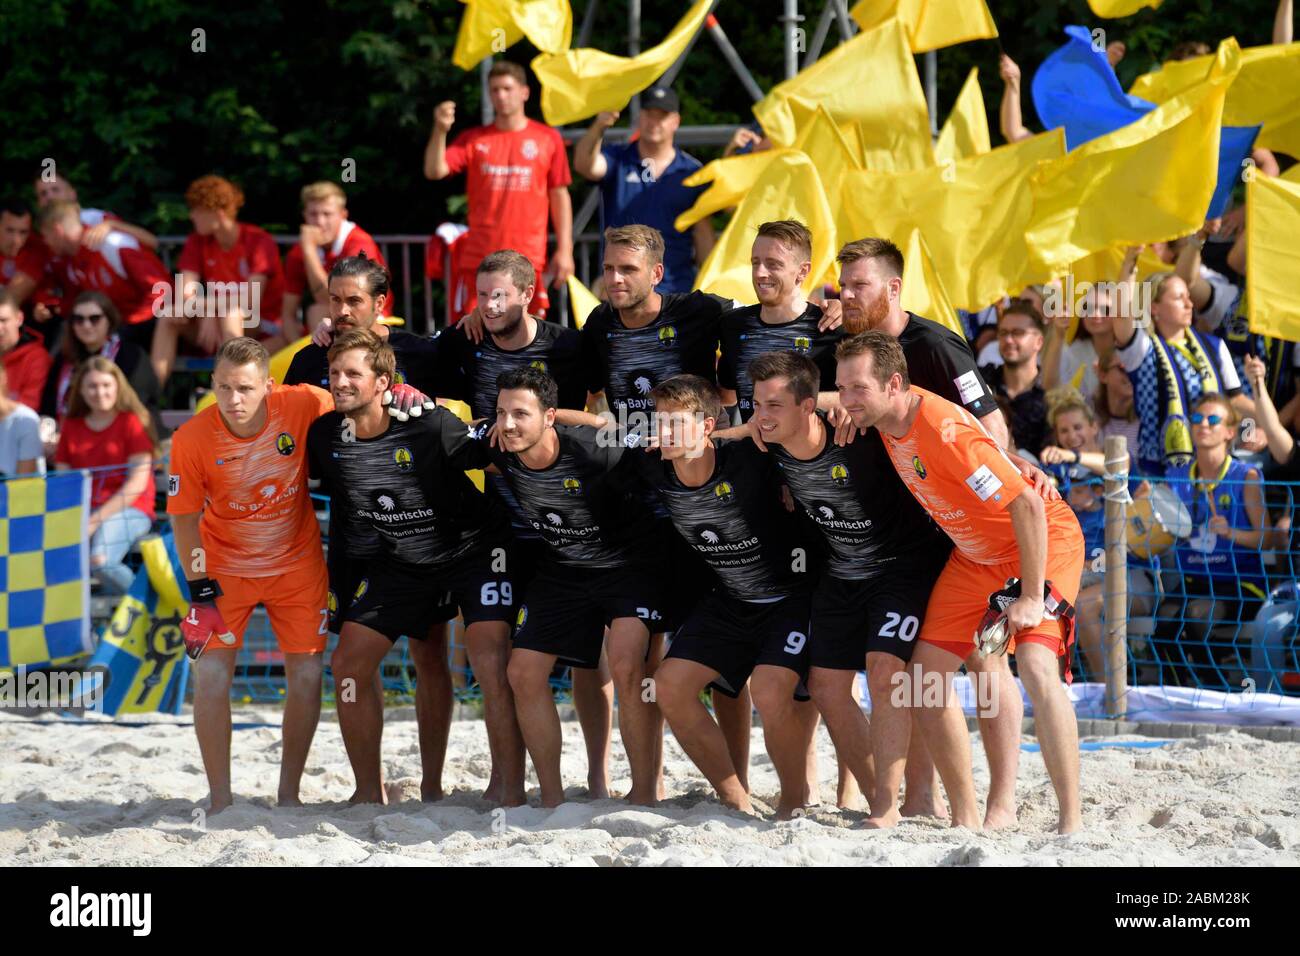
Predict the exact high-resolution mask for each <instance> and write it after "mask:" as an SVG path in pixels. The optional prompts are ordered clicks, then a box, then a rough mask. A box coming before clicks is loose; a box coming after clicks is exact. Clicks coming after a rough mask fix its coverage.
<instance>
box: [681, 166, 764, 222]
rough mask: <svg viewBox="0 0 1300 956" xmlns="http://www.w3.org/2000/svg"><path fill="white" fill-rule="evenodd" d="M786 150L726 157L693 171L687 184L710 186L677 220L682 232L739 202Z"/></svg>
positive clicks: (685, 181)
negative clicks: (706, 184)
mask: <svg viewBox="0 0 1300 956" xmlns="http://www.w3.org/2000/svg"><path fill="white" fill-rule="evenodd" d="M782 152H784V150H779V149H765V150H763V151H762V152H760V153H744V154H742V155H740V156H726V157H724V158H722V159H715V160H714V161H713V162H711V163H709V164H707V165H706V166H703V167H701V168H700V169H697V170H696V171H695V172H693V173H691V174H690V175H689V176H687V177H686V178H685V179H684V180H682V182H683V184H684V185H686V186H703V185H704V184H705V183H708V184H709V188H708V189H706V190H705V191H704V192H702V193H700V195H699V197H698V198H696V200H695V205H693V206H691V208H690V209H688V210H686V211H685V212H684V213H682V214H681V215H680V216H678V217H677V219H676V220H674V222H673V226H674V227H675V228H676V229H677V230H678V232H685V231H686V230H687V229H689V228H691V226H693V225H695V224H696V223H697V222H699V221H700V220H701V219H703V218H704V217H705V216H711V215H713V214H714V213H715V212H721V211H722V210H723V209H730V208H731V207H732V206H735V205H738V204H739V203H740V201H741V200H742V199H744V198H745V195H746V194H747V193H748V192H749V191H750V190H751V189H753V188H754V183H756V182H758V177H759V176H761V175H763V171H764V170H766V169H767V167H768V165H769V164H770V163H771V162H772V160H773V159H774V158H775V157H777V156H779V155H780V154H781V153H782Z"/></svg>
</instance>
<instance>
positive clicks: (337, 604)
mask: <svg viewBox="0 0 1300 956" xmlns="http://www.w3.org/2000/svg"><path fill="white" fill-rule="evenodd" d="M382 560H383V559H382V558H378V557H375V558H345V557H341V556H335V555H330V558H329V561H328V564H329V575H330V586H329V612H330V614H329V619H330V620H329V629H330V633H331V634H337V633H339V631H340V630H341V629H342V627H343V616H344V612H345V611H347V609H348V605H349V604H351V602H352V598H353V596H354V595H355V594H356V593H357V589H358V588H359V587H360V586H361V582H362V581H363V580H365V579H367V578H369V577H370V575H371V573H372V569H374V568H375V567H377V566H378V563H379V562H381V561H382ZM381 573H382V572H381ZM367 587H369V585H367ZM340 596H342V599H341V600H340ZM432 598H433V599H434V600H436V601H437V606H436V607H434V608H433V609H432V610H430V611H429V612H428V613H427V614H425V615H424V616H425V619H426V620H427V621H428V623H429V624H442V623H445V622H447V621H450V620H452V619H453V618H454V617H455V616H456V614H457V613H458V608H457V607H456V604H455V602H454V601H453V599H452V595H451V594H450V593H449V592H447V591H445V590H444V591H442V592H440V593H438V594H435V595H432ZM421 636H424V635H421Z"/></svg>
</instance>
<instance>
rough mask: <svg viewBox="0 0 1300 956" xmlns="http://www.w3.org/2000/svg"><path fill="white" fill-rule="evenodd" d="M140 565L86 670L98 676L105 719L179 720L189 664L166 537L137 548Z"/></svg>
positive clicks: (177, 574)
mask: <svg viewBox="0 0 1300 956" xmlns="http://www.w3.org/2000/svg"><path fill="white" fill-rule="evenodd" d="M140 553H141V555H142V556H143V557H144V565H143V566H142V567H141V568H140V570H139V571H138V572H136V576H135V581H134V582H132V584H131V589H130V590H129V591H127V593H126V595H125V596H123V598H122V600H121V602H120V603H119V604H118V605H117V610H115V611H114V612H113V619H112V620H111V621H110V622H109V625H108V628H107V629H106V630H105V631H104V635H103V637H101V638H100V641H99V647H98V648H97V649H96V650H95V656H94V657H93V658H91V661H90V670H91V671H94V672H102V673H103V674H104V684H103V687H102V689H101V690H100V691H99V698H100V699H99V706H100V707H101V708H102V710H103V713H105V714H108V715H110V716H116V715H118V714H139V713H145V712H148V711H155V710H156V711H162V712H163V713H169V714H179V713H180V712H181V707H182V705H183V704H184V703H185V685H186V683H187V681H188V679H189V658H188V657H186V656H185V642H184V640H183V639H182V638H181V626H180V625H181V617H182V616H183V615H184V614H186V613H187V612H188V611H189V607H190V603H189V601H188V600H187V599H186V598H185V595H184V594H183V593H182V591H181V588H180V584H179V581H180V579H181V577H182V573H181V569H180V563H179V560H178V559H177V557H176V549H175V546H174V545H173V544H172V536H171V535H170V534H166V535H162V536H159V537H151V538H145V539H144V540H143V541H141V542H140Z"/></svg>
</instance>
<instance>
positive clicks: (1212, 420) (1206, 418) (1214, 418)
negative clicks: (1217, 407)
mask: <svg viewBox="0 0 1300 956" xmlns="http://www.w3.org/2000/svg"><path fill="white" fill-rule="evenodd" d="M1221 421H1223V416H1222V415H1202V414H1201V413H1200V412H1192V424H1193V425H1199V424H1201V422H1206V423H1208V424H1210V425H1217V424H1219V422H1221Z"/></svg>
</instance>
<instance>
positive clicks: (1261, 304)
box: [1246, 176, 1300, 342]
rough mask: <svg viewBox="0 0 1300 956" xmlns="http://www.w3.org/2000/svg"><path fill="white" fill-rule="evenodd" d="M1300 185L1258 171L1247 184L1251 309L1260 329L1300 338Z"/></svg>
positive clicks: (1255, 325) (1262, 332) (1255, 329)
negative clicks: (1298, 245) (1298, 247)
mask: <svg viewBox="0 0 1300 956" xmlns="http://www.w3.org/2000/svg"><path fill="white" fill-rule="evenodd" d="M1297 235H1300V185H1298V184H1296V183H1290V182H1286V181H1285V180H1282V179H1274V178H1270V177H1268V176H1256V177H1254V178H1253V179H1252V180H1251V182H1249V183H1247V185H1246V266H1247V268H1246V314H1247V317H1248V319H1249V320H1250V330H1251V331H1252V332H1256V333H1259V334H1260V335H1272V336H1275V337H1276V338H1279V339H1289V340H1290V341H1292V342H1295V341H1300V299H1297V298H1296V294H1295V292H1296V289H1297V288H1300V257H1297V256H1296V254H1295V237H1296V236H1297Z"/></svg>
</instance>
